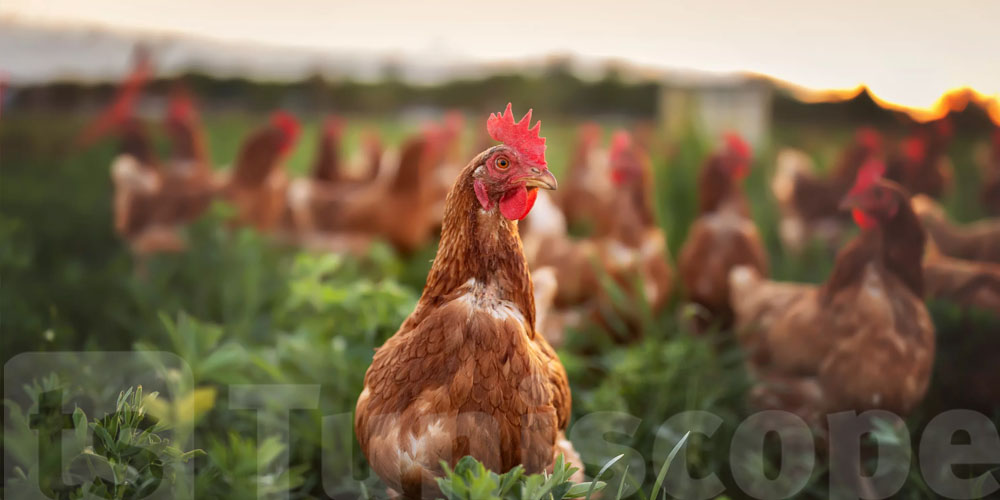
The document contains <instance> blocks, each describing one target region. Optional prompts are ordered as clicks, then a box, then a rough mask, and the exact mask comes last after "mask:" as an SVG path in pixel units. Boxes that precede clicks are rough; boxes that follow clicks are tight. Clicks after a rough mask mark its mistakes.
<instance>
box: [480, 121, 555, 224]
mask: <svg viewBox="0 0 1000 500" xmlns="http://www.w3.org/2000/svg"><path fill="white" fill-rule="evenodd" d="M510 108H511V105H510V104H507V109H506V110H505V111H504V112H503V113H502V114H491V115H490V118H489V120H487V122H486V130H487V131H488V132H489V134H490V137H492V138H493V139H494V140H496V141H500V142H502V143H503V144H500V145H498V146H494V147H492V148H490V149H487V150H486V151H484V152H483V153H481V154H480V155H479V156H478V157H477V158H476V160H477V163H476V165H475V168H474V170H473V173H472V177H473V189H475V192H476V198H477V199H478V200H479V204H480V205H481V206H482V208H483V210H491V209H492V208H493V206H494V205H497V204H498V205H499V207H500V213H501V214H502V215H503V216H504V217H506V218H507V219H510V220H521V219H523V218H524V217H525V216H527V215H528V212H529V211H531V207H532V206H533V205H534V203H535V197H536V196H537V195H538V192H537V190H538V188H545V189H556V186H557V185H558V184H557V182H556V178H555V176H553V175H552V172H549V169H548V168H547V167H546V163H545V138H544V137H539V135H538V131H539V129H540V127H541V122H540V121H539V122H537V123H536V124H535V126H534V127H530V128H529V125H530V122H531V110H528V113H527V114H525V115H524V117H523V118H521V121H519V122H515V121H514V115H513V114H512V113H511V110H510Z"/></svg>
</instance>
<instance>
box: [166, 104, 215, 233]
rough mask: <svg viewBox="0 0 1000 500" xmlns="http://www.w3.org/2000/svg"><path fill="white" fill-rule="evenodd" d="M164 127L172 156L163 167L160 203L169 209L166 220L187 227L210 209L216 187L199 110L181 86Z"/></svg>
mask: <svg viewBox="0 0 1000 500" xmlns="http://www.w3.org/2000/svg"><path fill="white" fill-rule="evenodd" d="M165 125H166V131H167V135H168V137H169V138H170V149H171V156H170V158H169V159H168V160H167V161H166V162H165V163H164V165H163V166H164V168H163V188H162V190H161V201H160V203H162V204H164V205H167V206H169V207H170V208H169V209H168V211H167V214H166V215H165V216H166V217H167V218H169V219H170V220H171V221H173V222H176V223H178V224H185V223H189V222H192V221H194V220H195V219H197V218H198V217H200V216H201V215H202V214H204V213H205V211H206V210H208V207H209V206H210V205H211V203H212V200H213V198H214V197H215V195H216V191H217V186H216V185H215V178H214V172H213V169H212V160H211V157H210V155H209V152H208V140H207V139H206V137H205V135H204V131H203V130H202V127H201V122H200V119H199V117H198V112H197V108H196V107H195V104H194V101H193V100H192V99H191V96H190V95H189V94H188V93H187V91H185V90H183V89H182V88H180V87H178V88H176V89H174V91H173V93H171V96H170V100H169V102H168V106H167V119H166V124H165Z"/></svg>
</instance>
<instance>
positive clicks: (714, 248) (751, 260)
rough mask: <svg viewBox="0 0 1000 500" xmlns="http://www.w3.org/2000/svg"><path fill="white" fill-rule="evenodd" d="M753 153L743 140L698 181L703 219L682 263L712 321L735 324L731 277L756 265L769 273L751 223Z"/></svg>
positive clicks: (687, 286)
mask: <svg viewBox="0 0 1000 500" xmlns="http://www.w3.org/2000/svg"><path fill="white" fill-rule="evenodd" d="M749 161H750V148H749V146H747V144H746V143H745V142H743V140H742V139H740V138H739V137H738V136H735V135H731V136H729V137H727V139H726V147H725V148H724V149H723V150H722V151H720V152H719V153H716V154H715V155H713V156H712V157H710V158H709V159H708V161H707V162H706V163H705V165H704V166H703V167H702V169H701V174H700V176H699V178H698V197H699V199H698V213H699V215H698V218H697V219H695V221H694V224H693V225H692V226H691V229H690V231H689V232H688V236H687V241H685V242H684V246H683V247H682V248H681V253H680V256H679V258H678V261H677V267H678V272H679V273H680V278H681V282H682V283H683V284H684V291H685V292H686V293H687V296H688V298H689V299H690V300H691V301H692V302H694V303H696V304H699V305H700V306H702V307H704V308H705V310H706V311H707V313H708V317H707V318H702V321H701V326H702V327H704V326H707V324H708V322H709V321H719V322H721V323H722V324H726V323H728V322H729V320H730V317H731V315H732V311H731V309H730V304H729V296H730V294H729V272H730V271H731V270H732V269H733V268H734V267H736V266H740V265H744V266H750V267H752V268H753V269H755V270H756V271H757V273H758V274H760V275H763V276H766V275H767V272H768V260H767V252H766V251H765V250H764V245H763V243H762V242H761V239H760V235H759V233H758V232H757V226H756V225H755V224H754V222H753V220H752V219H751V218H750V209H749V208H748V206H747V202H746V198H745V196H744V195H743V191H742V187H741V186H740V181H741V180H742V179H743V178H744V177H745V176H746V174H747V171H748V170H749Z"/></svg>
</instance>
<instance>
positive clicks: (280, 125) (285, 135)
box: [271, 111, 299, 153]
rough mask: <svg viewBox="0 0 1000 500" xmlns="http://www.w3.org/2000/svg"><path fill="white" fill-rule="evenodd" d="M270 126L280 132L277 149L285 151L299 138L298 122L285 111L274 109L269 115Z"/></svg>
mask: <svg viewBox="0 0 1000 500" xmlns="http://www.w3.org/2000/svg"><path fill="white" fill-rule="evenodd" d="M271 126H272V127H274V129H275V130H277V131H278V133H279V134H281V142H280V145H279V149H280V151H281V152H282V153H287V152H288V151H289V150H291V149H292V146H294V145H295V142H296V141H297V140H298V139H299V122H298V120H296V119H295V117H294V116H292V114H291V113H288V112H287V111H275V112H274V114H272V115H271Z"/></svg>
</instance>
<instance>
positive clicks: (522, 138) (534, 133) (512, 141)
mask: <svg viewBox="0 0 1000 500" xmlns="http://www.w3.org/2000/svg"><path fill="white" fill-rule="evenodd" d="M530 124H531V110H530V109H529V110H528V112H527V113H526V114H525V115H524V117H523V118H521V121H519V122H517V123H515V122H514V114H513V113H511V111H510V103H507V109H506V110H505V111H504V112H503V114H499V115H498V114H496V113H490V118H489V119H488V120H486V131H487V132H489V134H490V137H492V138H493V140H495V141H500V142H502V143H504V144H506V145H507V146H509V147H510V148H512V149H514V150H515V151H517V152H518V154H520V155H521V156H522V157H523V158H524V159H525V160H526V161H528V162H530V163H534V164H536V165H538V166H541V167H544V166H545V165H546V163H545V138H544V137H539V135H538V132H539V130H540V129H541V126H542V122H541V120H539V121H538V122H536V123H535V126H534V127H531V128H528V126H529V125H530Z"/></svg>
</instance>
